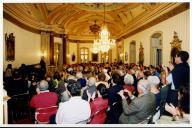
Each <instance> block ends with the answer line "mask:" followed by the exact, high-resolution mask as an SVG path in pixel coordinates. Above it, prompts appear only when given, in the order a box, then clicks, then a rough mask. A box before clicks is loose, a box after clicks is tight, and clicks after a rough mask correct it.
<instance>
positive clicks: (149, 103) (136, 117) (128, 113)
mask: <svg viewBox="0 0 192 128" xmlns="http://www.w3.org/2000/svg"><path fill="white" fill-rule="evenodd" d="M137 86H138V87H137V89H138V93H139V95H138V97H137V98H136V97H135V96H134V95H133V94H132V93H131V92H130V91H128V90H126V89H124V90H121V91H120V92H118V94H119V95H120V96H121V98H122V107H123V113H122V114H121V116H120V118H119V123H121V124H138V123H140V122H142V121H144V120H146V119H147V118H148V117H149V116H150V115H153V114H154V112H155V95H154V94H152V93H151V92H149V83H148V81H147V80H140V81H139V82H138V85H137ZM124 92H126V93H128V95H129V97H130V99H131V100H132V101H131V103H130V104H128V103H127V100H126V97H125V96H124Z"/></svg>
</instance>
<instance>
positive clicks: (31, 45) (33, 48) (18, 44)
mask: <svg viewBox="0 0 192 128" xmlns="http://www.w3.org/2000/svg"><path fill="white" fill-rule="evenodd" d="M5 33H8V34H9V33H14V36H15V61H13V62H10V61H9V62H8V61H6V57H5V38H4V35H5ZM40 42H41V39H40V34H35V33H32V32H29V31H27V30H24V29H22V28H20V27H18V26H16V25H15V24H13V23H11V22H9V21H7V20H6V19H3V69H4V70H5V69H6V66H7V64H12V65H13V67H20V65H21V64H22V63H25V64H36V63H39V61H40V56H41V52H40Z"/></svg>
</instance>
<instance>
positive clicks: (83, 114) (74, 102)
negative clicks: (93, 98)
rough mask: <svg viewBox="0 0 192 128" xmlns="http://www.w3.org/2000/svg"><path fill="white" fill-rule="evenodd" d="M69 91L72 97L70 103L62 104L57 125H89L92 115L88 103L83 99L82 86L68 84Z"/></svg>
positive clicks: (57, 117) (57, 115)
mask: <svg viewBox="0 0 192 128" xmlns="http://www.w3.org/2000/svg"><path fill="white" fill-rule="evenodd" d="M67 89H68V91H69V93H70V95H71V96H72V97H71V98H70V99H69V101H66V102H61V103H60V104H59V109H58V111H57V114H56V123H57V124H77V123H87V121H88V120H89V118H90V115H91V109H90V105H89V102H88V101H85V100H83V99H82V98H81V96H80V92H81V85H80V84H68V85H67Z"/></svg>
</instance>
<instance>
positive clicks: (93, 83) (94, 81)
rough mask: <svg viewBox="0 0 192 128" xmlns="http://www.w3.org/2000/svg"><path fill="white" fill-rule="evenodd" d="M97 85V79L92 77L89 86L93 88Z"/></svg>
mask: <svg viewBox="0 0 192 128" xmlns="http://www.w3.org/2000/svg"><path fill="white" fill-rule="evenodd" d="M95 83H96V79H95V78H94V77H90V78H89V80H88V85H89V86H93V85H95Z"/></svg>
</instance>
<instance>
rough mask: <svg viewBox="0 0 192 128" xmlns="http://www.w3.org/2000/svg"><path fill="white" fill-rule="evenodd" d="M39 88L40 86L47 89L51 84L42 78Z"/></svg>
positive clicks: (41, 89) (41, 88)
mask: <svg viewBox="0 0 192 128" xmlns="http://www.w3.org/2000/svg"><path fill="white" fill-rule="evenodd" d="M38 88H39V90H40V91H46V90H48V88H49V84H48V82H47V81H45V80H41V81H40V83H39V86H38Z"/></svg>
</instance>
